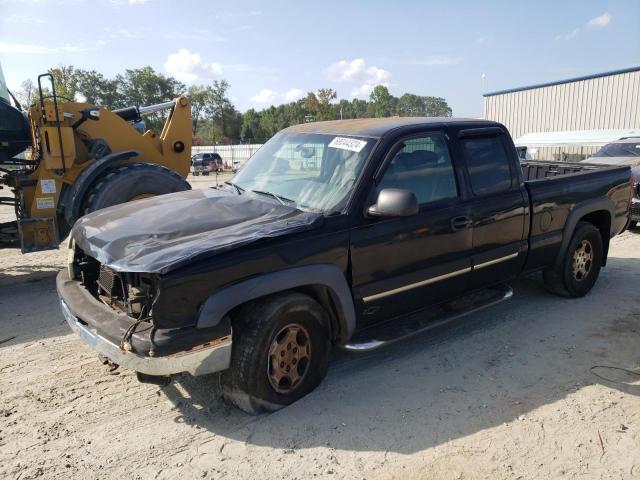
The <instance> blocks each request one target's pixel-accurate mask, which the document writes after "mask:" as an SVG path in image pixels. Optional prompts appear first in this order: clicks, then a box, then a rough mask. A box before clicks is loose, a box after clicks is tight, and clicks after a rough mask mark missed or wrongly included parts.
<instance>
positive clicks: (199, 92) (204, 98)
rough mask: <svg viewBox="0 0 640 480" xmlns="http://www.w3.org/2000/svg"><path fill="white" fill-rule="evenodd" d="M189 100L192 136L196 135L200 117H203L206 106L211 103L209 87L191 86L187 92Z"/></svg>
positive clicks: (210, 89)
mask: <svg viewBox="0 0 640 480" xmlns="http://www.w3.org/2000/svg"><path fill="white" fill-rule="evenodd" d="M187 95H188V96H189V100H190V101H191V122H192V125H191V129H192V131H193V135H194V136H195V135H196V132H197V131H198V122H199V121H200V117H201V116H202V115H204V113H205V111H206V109H207V106H208V105H209V103H210V102H211V96H212V95H213V91H212V88H211V87H204V86H201V85H192V86H191V87H189V90H188V91H187Z"/></svg>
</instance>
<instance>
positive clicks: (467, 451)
mask: <svg viewBox="0 0 640 480" xmlns="http://www.w3.org/2000/svg"><path fill="white" fill-rule="evenodd" d="M193 180H194V181H193V183H194V184H195V186H196V187H205V186H206V185H208V183H210V182H209V180H210V179H202V178H198V179H193ZM1 216H2V215H0V217H1ZM65 260H66V253H65V252H64V251H63V250H61V251H54V252H44V253H38V254H30V255H26V256H23V255H20V254H19V253H18V252H16V251H10V250H4V251H0V342H1V343H0V478H15V479H27V478H36V477H43V478H65V479H66V478H83V479H84V478H96V479H98V478H99V479H103V478H141V479H155V478H160V479H168V478H178V477H181V478H194V477H195V478H215V479H218V478H229V479H232V478H242V479H259V480H264V479H271V478H287V479H289V478H291V479H293V478H297V479H307V478H354V479H414V478H417V479H474V478H488V479H531V478H535V479H538V478H539V479H547V478H589V479H597V478H611V479H627V478H640V377H638V376H637V375H636V376H633V375H630V374H625V373H624V372H622V371H620V370H614V369H607V368H593V367H597V366H600V365H604V366H614V367H622V368H626V369H632V370H635V371H640V296H639V295H638V293H637V292H638V285H640V233H634V232H627V233H625V234H623V235H622V236H620V237H618V238H616V239H615V240H614V241H613V243H612V247H611V251H610V259H609V264H608V265H607V267H606V268H605V269H604V270H603V271H602V274H601V277H600V280H599V281H598V284H597V285H596V287H595V289H594V290H593V291H592V293H591V294H589V295H588V296H587V297H585V298H583V299H579V300H567V299H562V298H558V297H554V296H551V295H549V294H547V293H546V292H545V290H544V288H543V286H542V282H541V278H540V277H539V276H538V275H535V276H532V277H529V278H525V279H522V280H519V281H518V282H516V283H515V284H514V290H515V295H514V297H513V299H512V300H510V301H508V302H504V303H502V304H500V305H497V306H494V307H492V308H489V309H486V310H484V311H482V312H480V313H477V314H475V315H473V316H470V317H467V318H465V319H464V320H462V321H460V322H459V323H458V324H456V325H452V326H451V327H450V328H447V329H446V330H444V331H443V332H440V333H438V334H426V335H421V336H417V337H414V338H412V339H410V340H408V341H404V342H400V343H397V344H394V345H392V346H389V347H387V348H383V349H380V350H378V351H375V352H372V353H368V354H354V353H346V352H342V351H338V352H336V354H335V358H334V359H333V362H332V364H331V367H330V370H329V374H328V377H327V378H326V380H325V381H324V382H323V383H322V384H321V385H320V387H319V388H318V389H317V390H316V391H314V392H313V393H312V394H310V395H308V396H307V397H306V398H304V399H302V400H301V401H299V402H297V403H296V404H294V405H292V406H290V407H288V408H285V409H283V410H281V411H279V412H277V413H273V414H270V415H262V416H258V417H251V416H248V415H246V414H244V413H242V412H240V411H238V410H236V409H234V408H232V407H229V406H227V405H225V404H223V403H222V402H221V401H220V399H219V398H218V397H217V396H216V394H215V392H214V385H215V378H198V379H195V378H192V377H189V376H187V375H184V376H180V377H178V378H177V379H176V381H175V382H174V383H172V384H171V385H170V386H168V387H164V388H159V387H156V386H151V385H145V384H140V383H138V382H137V380H136V378H135V375H134V374H133V373H132V372H130V371H127V370H125V369H121V370H119V371H118V372H116V373H117V374H116V375H110V374H108V373H107V372H106V370H105V367H103V366H102V365H101V364H100V363H99V362H98V360H97V358H96V356H95V355H94V354H93V352H92V351H91V350H90V349H89V348H88V347H86V346H85V345H84V344H83V343H82V342H81V341H80V340H79V339H78V338H76V336H75V335H72V334H71V333H70V331H69V329H68V327H67V326H66V324H65V322H64V320H63V317H62V315H61V313H60V309H59V306H58V300H57V297H56V293H55V285H54V275H55V273H56V271H57V270H58V269H59V268H61V267H62V266H63V265H64V263H65ZM7 339H8V340H7ZM596 374H597V375H596Z"/></svg>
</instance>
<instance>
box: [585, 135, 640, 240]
mask: <svg viewBox="0 0 640 480" xmlns="http://www.w3.org/2000/svg"><path fill="white" fill-rule="evenodd" d="M583 163H592V164H596V165H610V166H614V165H627V166H629V167H631V176H632V177H633V199H632V200H631V211H630V215H629V228H635V227H636V226H637V224H638V222H640V137H627V138H621V139H620V140H616V141H615V142H611V143H608V144H606V145H605V146H604V147H602V148H601V149H600V150H598V152H597V153H596V154H595V155H594V156H593V157H589V158H587V159H586V160H583Z"/></svg>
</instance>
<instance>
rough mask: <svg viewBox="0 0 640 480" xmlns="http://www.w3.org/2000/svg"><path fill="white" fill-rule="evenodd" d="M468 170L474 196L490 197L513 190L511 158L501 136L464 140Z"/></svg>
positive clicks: (463, 145)
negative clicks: (493, 194)
mask: <svg viewBox="0 0 640 480" xmlns="http://www.w3.org/2000/svg"><path fill="white" fill-rule="evenodd" d="M462 150H463V152H464V157H465V161H466V163H467V170H468V172H469V178H470V180H471V190H472V191H473V193H474V195H478V196H481V195H489V194H492V193H499V192H504V191H507V190H510V189H511V185H512V180H513V178H512V175H511V167H510V166H509V165H510V160H509V156H508V155H507V151H506V150H505V148H504V143H503V142H502V137H501V136H496V137H475V138H466V139H463V140H462Z"/></svg>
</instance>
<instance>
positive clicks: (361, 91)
mask: <svg viewBox="0 0 640 480" xmlns="http://www.w3.org/2000/svg"><path fill="white" fill-rule="evenodd" d="M374 88H375V85H371V84H369V83H365V84H364V85H361V86H359V87H358V88H356V89H354V90H352V91H351V96H352V97H358V98H368V97H369V95H371V92H372V91H373V89H374Z"/></svg>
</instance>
